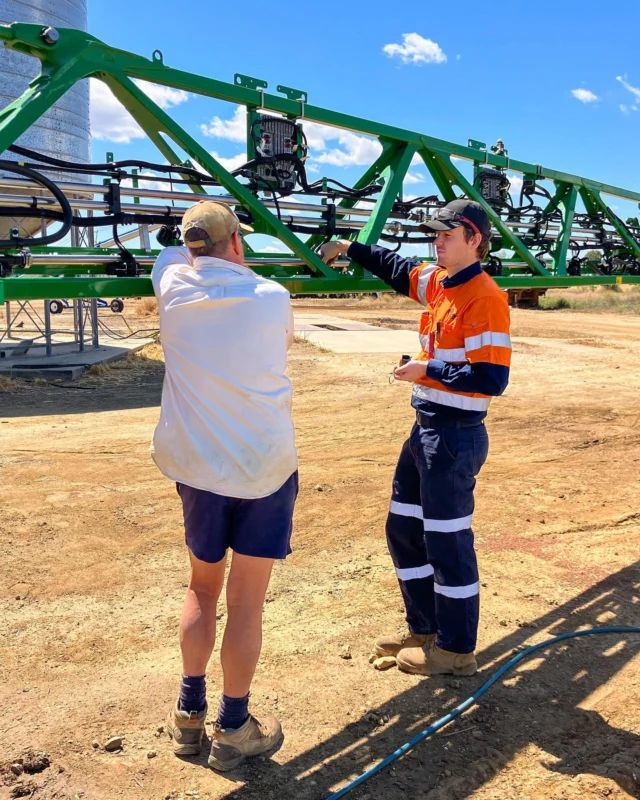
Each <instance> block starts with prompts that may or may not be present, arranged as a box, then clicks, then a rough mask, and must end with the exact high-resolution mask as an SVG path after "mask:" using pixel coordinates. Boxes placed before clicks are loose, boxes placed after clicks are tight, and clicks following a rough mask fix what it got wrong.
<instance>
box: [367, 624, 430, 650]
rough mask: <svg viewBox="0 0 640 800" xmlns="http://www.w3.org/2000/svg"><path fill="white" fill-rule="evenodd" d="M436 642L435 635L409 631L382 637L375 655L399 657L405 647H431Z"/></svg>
mask: <svg viewBox="0 0 640 800" xmlns="http://www.w3.org/2000/svg"><path fill="white" fill-rule="evenodd" d="M435 642H436V635H435V633H411V631H408V630H407V631H404V633H396V634H395V635H394V634H391V635H390V636H381V637H380V639H378V641H377V642H376V644H375V653H376V655H377V656H397V655H398V653H399V652H400V651H401V650H403V649H404V648H405V647H431V645H433V644H435Z"/></svg>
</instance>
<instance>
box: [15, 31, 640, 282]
mask: <svg viewBox="0 0 640 800" xmlns="http://www.w3.org/2000/svg"><path fill="white" fill-rule="evenodd" d="M41 31H42V26H40V25H31V24H26V23H14V24H12V25H2V24H0V40H3V41H4V42H5V44H6V46H7V47H9V48H11V49H13V50H15V51H17V52H20V53H24V54H27V55H29V56H32V57H35V58H38V59H39V60H40V62H41V72H40V75H39V76H38V77H36V78H35V79H34V81H32V83H31V85H30V87H29V89H28V90H27V91H26V92H25V94H24V95H23V96H22V97H21V98H18V99H17V100H16V101H14V102H13V103H11V104H10V105H9V106H8V107H7V108H6V109H4V110H3V111H2V112H0V153H1V152H3V151H4V150H5V149H6V148H7V147H8V146H9V145H10V144H12V143H13V142H14V141H15V140H16V139H17V138H18V137H19V136H20V135H21V134H22V133H24V132H25V131H26V130H27V129H28V128H29V127H30V126H31V125H33V124H35V123H36V122H37V121H38V120H39V119H40V117H41V116H42V114H43V113H44V112H45V111H46V110H47V109H48V108H50V107H51V105H52V104H53V103H54V102H55V101H56V100H58V99H59V98H60V97H61V96H62V95H63V94H64V93H65V92H66V91H67V90H68V89H69V88H71V87H72V86H73V85H74V84H75V83H77V81H79V80H82V79H83V78H87V77H95V78H98V79H100V80H103V81H104V82H105V84H106V85H108V86H109V87H110V88H111V90H112V91H113V92H114V94H115V95H116V97H117V98H118V99H119V100H120V102H122V104H123V105H124V106H125V108H127V109H128V110H129V111H130V113H131V114H132V115H133V117H134V119H136V121H137V122H138V124H139V125H140V126H141V127H142V129H143V130H144V131H145V132H146V134H147V135H148V136H149V138H150V139H151V141H152V142H154V144H155V145H156V146H157V148H158V150H159V151H160V153H162V154H163V155H164V157H165V158H167V159H168V160H169V161H170V162H178V164H184V161H181V159H180V156H179V155H178V153H177V152H176V151H174V149H173V147H172V146H171V145H170V144H169V141H167V140H171V142H173V144H174V145H175V146H176V147H177V148H180V149H181V150H182V151H183V152H184V153H186V154H187V155H188V156H189V158H190V159H192V160H193V161H194V162H195V163H197V164H199V165H200V167H201V168H202V169H203V170H205V171H206V172H207V173H208V174H209V175H211V176H213V177H214V178H215V179H216V180H217V181H218V182H219V183H220V184H221V186H222V187H223V188H224V189H226V190H227V191H228V192H229V193H230V194H232V195H233V196H234V197H235V198H236V199H237V201H238V205H239V206H242V207H244V208H246V209H247V210H249V211H250V212H251V213H252V214H253V216H254V218H255V220H256V230H258V231H261V232H266V233H268V234H269V235H273V236H276V237H277V238H278V239H280V240H281V241H283V242H284V243H285V244H286V245H287V246H288V247H289V249H290V250H291V251H292V252H293V253H294V254H296V255H297V256H299V257H300V259H301V260H302V261H303V262H304V264H305V265H306V266H305V267H304V268H298V267H295V268H291V267H287V266H286V265H279V266H277V269H278V272H279V277H278V279H279V280H282V281H283V282H285V283H287V285H290V286H296V287H297V286H302V287H305V288H304V291H305V292H313V291H320V292H323V291H359V290H361V291H369V290H370V291H380V288H375V289H371V287H372V286H378V285H380V281H377V279H374V278H372V277H370V276H368V275H366V274H363V271H362V270H361V268H359V267H357V265H354V267H353V269H352V270H351V271H350V272H349V271H348V272H347V273H345V274H341V273H338V272H336V271H335V270H334V269H332V268H330V267H328V266H327V265H325V264H324V263H323V262H322V261H321V259H320V258H319V257H318V256H317V254H316V253H315V252H314V251H313V248H314V247H315V246H316V245H317V244H318V243H319V241H320V239H321V237H319V236H312V237H310V238H309V239H308V240H307V242H306V243H305V242H303V241H302V240H301V239H300V238H298V237H297V236H296V235H295V234H293V233H292V232H291V231H290V230H289V229H288V228H287V227H286V226H285V225H284V224H283V223H282V222H281V221H280V220H279V219H278V218H277V216H276V215H275V214H273V213H272V212H271V211H270V210H269V209H268V208H266V206H265V205H264V203H263V202H261V200H260V199H258V197H257V196H255V195H254V194H253V193H252V192H251V191H250V190H249V189H248V188H247V187H246V186H245V185H244V184H242V183H240V182H239V181H238V180H237V179H236V178H235V177H234V176H232V175H231V174H230V173H229V172H228V171H227V170H225V169H224V167H223V166H222V165H221V164H220V163H219V162H218V161H217V160H216V159H215V158H213V156H211V154H210V153H208V152H207V151H206V149H205V148H204V147H202V146H201V145H200V144H199V143H198V142H197V141H196V140H195V139H194V138H193V137H191V136H190V135H189V134H188V133H187V132H186V131H185V130H184V129H183V128H182V127H181V126H180V125H178V124H177V123H176V122H175V121H174V120H173V119H172V118H171V117H170V116H169V115H168V114H167V113H166V112H164V111H163V110H162V109H161V108H159V106H158V105H157V104H156V103H154V102H153V101H152V100H151V99H150V98H149V96H148V95H146V94H145V92H144V91H142V89H141V88H140V86H139V85H137V83H136V81H137V80H142V81H150V82H152V83H155V84H158V85H161V86H168V87H172V88H175V89H182V90H185V91H187V92H190V93H195V94H200V95H203V96H206V97H212V98H216V99H220V100H224V101H228V102H231V103H238V104H241V105H245V106H246V107H247V109H248V130H249V127H250V123H251V120H252V119H254V118H255V115H256V114H257V113H258V109H260V110H263V109H264V110H267V111H272V112H275V113H279V114H282V115H284V116H286V117H288V118H289V119H304V120H311V121H314V122H317V123H320V124H323V125H330V126H335V127H338V128H341V129H346V130H352V131H356V132H358V133H361V134H366V135H369V136H373V137H376V138H377V139H378V141H379V142H380V143H381V144H382V148H383V149H382V153H381V154H380V156H379V157H378V159H376V161H375V162H374V164H372V165H371V167H369V169H367V170H366V172H365V173H364V175H363V176H362V178H361V179H360V180H359V181H358V182H357V184H356V188H361V187H363V186H366V185H368V183H369V182H371V181H372V180H374V179H375V178H377V177H378V176H380V175H381V174H384V177H385V179H386V180H385V185H384V188H383V190H382V192H381V193H380V194H379V196H378V197H377V200H376V203H375V206H374V208H373V213H372V216H371V218H370V219H369V221H368V223H367V224H366V226H365V228H364V229H363V230H361V231H360V232H359V233H358V235H357V239H358V241H364V242H367V243H375V242H376V241H377V240H378V238H379V237H380V234H381V233H382V231H383V229H384V225H385V223H386V221H387V219H388V216H389V213H390V211H391V209H392V207H393V204H394V201H395V199H396V198H397V196H398V194H399V193H400V191H401V188H402V182H403V179H404V176H405V175H406V173H407V171H408V169H409V165H410V163H411V158H412V156H413V155H414V154H415V153H416V152H418V153H419V154H420V156H421V158H422V160H423V161H424V163H425V166H426V168H427V169H428V170H429V173H430V174H431V175H432V177H433V179H434V182H435V183H436V186H437V187H438V190H439V192H440V194H441V195H442V197H443V199H444V200H445V201H450V200H452V199H454V198H455V196H456V189H457V188H459V189H460V190H462V192H464V193H465V194H466V195H467V196H468V197H470V198H473V199H474V200H477V201H478V202H479V203H481V204H482V206H483V207H484V208H485V209H486V211H487V214H488V215H489V217H490V219H491V220H492V223H493V224H494V226H495V227H496V229H497V230H498V231H499V232H500V234H501V235H502V238H503V242H504V246H505V247H507V248H509V249H512V250H513V251H514V252H515V253H516V258H517V259H519V260H521V261H523V262H524V263H525V264H526V265H527V267H528V268H529V269H530V270H531V271H532V273H533V275H513V274H512V275H505V276H503V277H501V278H498V279H497V282H498V283H499V284H500V285H504V286H507V285H518V286H552V285H553V286H557V285H560V284H558V281H562V284H561V285H574V283H573V281H574V280H575V281H576V283H575V285H580V284H582V283H585V282H586V281H589V282H593V283H614V282H618V281H619V278H618V277H617V276H597V275H584V274H583V276H582V277H578V278H575V279H574V278H569V277H568V276H566V257H567V252H568V247H569V243H570V234H571V221H572V220H573V216H574V214H575V205H576V199H577V196H578V194H579V195H580V196H581V198H582V200H583V202H584V204H585V208H586V209H587V211H588V213H592V214H593V213H596V212H599V211H601V212H602V213H603V214H604V215H605V216H606V218H607V219H608V220H609V222H610V223H611V225H612V226H613V227H614V229H615V230H616V232H617V234H618V235H619V236H620V237H621V239H622V241H623V242H624V243H625V247H627V248H629V249H630V250H631V252H632V253H633V254H634V256H635V257H636V258H638V259H639V260H640V244H638V242H636V240H635V239H634V238H633V236H632V235H631V233H630V232H629V231H628V230H627V228H626V227H625V226H624V225H623V223H622V222H621V221H620V220H619V219H618V218H617V217H616V215H615V214H614V213H613V211H611V209H610V208H609V207H608V206H607V205H606V203H605V202H604V201H603V200H602V197H601V194H608V195H614V196H618V197H621V198H624V199H627V200H633V201H640V192H633V191H629V190H625V189H620V188H619V187H616V186H612V185H609V184H602V183H598V182H596V181H592V180H589V179H587V178H582V177H580V176H576V175H571V174H569V173H564V172H560V171H556V170H551V169H547V168H544V167H542V166H540V165H537V164H530V163H527V162H524V161H518V160H515V159H510V158H509V157H507V156H498V155H496V154H494V153H490V152H487V150H486V148H484V147H483V146H482V145H481V144H480V143H479V142H474V141H473V140H471V145H472V146H469V145H467V146H463V145H457V144H454V143H451V142H447V141H444V140H441V139H437V138H434V137H431V136H427V135H424V134H420V133H417V132H415V131H411V130H404V129H402V128H398V127H395V126H391V125H385V124H383V123H377V122H372V121H370V120H366V119H361V118H358V117H354V116H352V115H349V114H342V113H339V112H334V111H330V110H327V109H324V108H321V107H318V106H314V105H310V104H309V103H308V102H307V98H306V94H305V93H302V92H298V91H297V90H289V89H286V87H279V91H282V92H283V93H284V94H285V95H286V96H278V95H271V94H268V93H266V91H265V90H266V88H267V86H266V83H265V82H264V81H261V80H259V79H249V78H244V79H241V80H237V79H236V80H235V81H234V82H233V83H228V82H224V81H219V80H215V79H212V78H207V77H203V76H198V75H192V74H190V73H188V72H185V71H182V70H176V69H172V68H170V67H167V66H166V65H165V64H164V60H163V57H162V54H161V53H159V51H156V52H155V53H154V54H153V57H152V58H151V59H147V58H143V57H141V56H138V55H135V54H133V53H129V52H126V51H123V50H117V49H114V48H111V47H109V46H107V45H106V44H104V43H103V42H101V41H100V40H98V39H96V38H95V37H93V36H91V35H89V34H86V33H84V32H82V31H76V30H70V29H59V31H58V32H59V40H58V41H57V43H55V44H53V45H50V44H47V43H46V42H45V41H43V39H42V38H41ZM239 77H240V78H242V76H239ZM249 138H250V137H249ZM247 152H248V153H250V152H251V142H250V141H249V142H248V150H247ZM453 158H462V159H468V160H470V161H472V162H473V163H474V165H475V168H476V169H478V168H482V167H483V166H484V165H487V166H490V167H494V168H498V169H502V170H506V169H511V170H513V171H515V172H520V173H524V174H525V175H527V176H533V177H535V179H536V180H552V181H554V182H555V184H556V187H557V191H556V197H555V198H554V201H553V202H555V203H557V204H559V205H561V206H562V208H563V225H562V231H561V234H560V237H559V239H558V242H557V245H556V247H555V250H554V263H553V270H549V269H547V268H546V267H545V266H544V265H543V264H541V263H540V261H538V259H537V258H536V257H535V255H534V253H533V252H531V250H529V249H528V248H527V247H526V246H525V245H524V244H523V243H522V241H521V240H520V238H519V235H518V234H517V233H516V232H514V231H513V230H511V229H510V228H508V227H507V226H506V225H505V223H504V222H503V221H502V219H501V217H500V215H499V214H498V213H496V211H494V209H493V208H492V207H491V206H490V205H489V204H488V203H487V202H485V201H484V200H483V198H482V197H481V195H480V193H479V192H478V190H477V189H476V188H475V186H474V185H473V183H470V182H469V181H468V180H467V179H466V178H465V176H464V175H463V174H462V173H461V172H460V170H459V169H458V168H457V166H456V165H455V163H453V161H452V159H453ZM176 171H177V172H179V170H176ZM190 185H191V188H192V190H193V191H194V192H198V193H204V194H206V192H205V191H204V190H203V189H202V187H200V186H199V185H198V184H197V183H193V182H192V183H191V184H190ZM355 203H356V200H355V199H349V200H343V201H341V202H340V203H339V204H338V206H337V208H336V216H337V218H338V219H344V217H345V216H347V215H348V214H349V210H350V209H352V208H353V206H354V205H355ZM318 210H319V211H320V210H321V207H320V206H319V207H318ZM73 252H74V253H75V254H77V253H78V252H79V251H78V250H75V251H73ZM80 252H82V251H80ZM261 255H262V254H261ZM269 260H271V259H269ZM274 260H275V259H274ZM266 261H267V258H266V255H265V262H266ZM507 263H508V262H506V261H505V269H508V267H507V266H506V265H507ZM74 268H75V267H74ZM264 269H267V271H268V272H270V271H271V269H272V267H271V265H269V266H268V267H258V268H257V271H261V270H264ZM306 270H308V271H309V272H311V273H312V275H311V276H305V275H297V274H292V272H293V273H295V272H297V271H303V272H304V271H306ZM51 271H53V268H51ZM37 280H44V281H47V280H51V279H47V278H29V279H28V280H27V279H26V278H24V277H22V276H20V277H17V276H16V277H15V278H7V279H3V280H2V282H1V283H0V286H1V287H2V292H3V293H5V295H6V293H11V292H13V291H15V292H17V293H20V292H22V291H23V289H21V288H20V284H24V285H25V286H26V285H27V284H28V285H29V286H30V287H31V289H32V290H34V291H35V290H36V289H37V284H36V283H34V281H37ZM60 280H65V279H63V278H61V279H60ZM68 280H70V281H77V282H78V283H73V282H72V283H70V284H69V285H65V292H72V287H73V286H74V285H76V286H78V291H88V289H87V288H86V287H87V286H89V287H91V289H90V290H91V291H98V287H99V293H100V295H104V294H107V295H108V296H117V295H121V294H124V287H128V290H127V292H126V294H134V295H135V294H139V293H142V292H140V291H139V289H138V286H139V285H142V284H139V283H138V281H142V282H144V281H148V279H147V278H137V279H136V278H126V279H120V278H99V277H98V276H96V277H95V278H69V279H68ZM624 280H625V281H628V282H633V283H635V282H638V280H636V276H625V277H624ZM25 281H26V283H25ZM82 281H88V282H89V283H88V284H86V285H85V284H84V283H82ZM105 281H106V282H107V283H105ZM123 281H124V283H123ZM505 281H511V282H513V281H517V282H518V283H517V284H513V283H505ZM536 281H543V283H542V284H540V283H536ZM116 282H117V283H116ZM109 286H110V287H111V288H110V289H107V287H109ZM12 287H16V288H15V289H13V288H12ZM115 287H118V291H115ZM308 287H315V288H308ZM327 287H332V288H330V289H328V288H327ZM360 287H361V288H360ZM50 289H52V287H51V286H50V285H49V284H47V285H46V291H50ZM44 290H45V289H43V290H42V291H44ZM296 291H302V289H299V290H296ZM149 293H150V292H149ZM61 295H62V296H67V295H66V294H63V292H62V291H61V289H60V288H59V287H57V288H56V289H55V294H54V295H53V297H59V296H61ZM3 296H4V295H3ZM72 296H73V295H72ZM78 296H81V295H78ZM88 296H89V295H88Z"/></svg>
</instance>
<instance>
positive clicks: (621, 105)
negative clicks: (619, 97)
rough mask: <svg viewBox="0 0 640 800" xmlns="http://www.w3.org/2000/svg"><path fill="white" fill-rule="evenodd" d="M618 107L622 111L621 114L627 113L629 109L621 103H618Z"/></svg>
mask: <svg viewBox="0 0 640 800" xmlns="http://www.w3.org/2000/svg"><path fill="white" fill-rule="evenodd" d="M618 108H619V109H620V111H622V113H623V114H628V113H629V109H628V108H627V107H626V106H625V105H623V104H622V103H620V105H619V106H618Z"/></svg>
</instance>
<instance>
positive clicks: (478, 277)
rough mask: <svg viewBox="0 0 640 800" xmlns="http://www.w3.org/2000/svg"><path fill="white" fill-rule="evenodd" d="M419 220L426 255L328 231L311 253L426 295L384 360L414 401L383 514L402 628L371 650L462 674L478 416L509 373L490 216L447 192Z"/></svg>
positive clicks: (474, 609)
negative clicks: (415, 320)
mask: <svg viewBox="0 0 640 800" xmlns="http://www.w3.org/2000/svg"><path fill="white" fill-rule="evenodd" d="M420 228H421V230H425V231H427V232H430V233H435V234H436V240H435V245H436V250H437V254H438V264H437V266H436V265H433V264H428V263H420V262H419V261H418V260H417V259H408V258H403V257H402V256H399V255H397V254H395V253H392V252H391V251H390V250H388V249H386V248H384V247H379V246H367V245H363V244H359V243H357V242H350V241H346V240H338V241H335V242H327V243H326V244H325V245H323V247H322V250H321V253H322V257H323V258H324V260H325V261H326V262H327V263H331V262H333V261H334V260H335V259H336V258H337V256H338V255H340V254H346V255H347V256H348V258H350V259H352V260H353V261H356V262H357V263H358V264H359V265H360V266H362V267H364V268H365V269H367V270H369V271H370V272H373V274H374V275H377V276H378V277H380V278H382V280H384V281H385V282H386V283H387V284H389V286H391V287H392V288H393V289H395V290H396V291H397V292H400V293H402V294H405V295H407V296H409V297H411V298H412V299H413V300H416V301H417V302H419V303H421V304H422V305H423V306H425V310H424V313H423V314H422V318H421V321H420V344H421V346H422V350H421V352H420V354H419V355H418V356H417V357H416V358H415V359H412V360H411V361H409V363H407V364H405V365H402V364H400V365H399V366H397V367H396V368H395V369H394V375H395V377H396V380H401V381H411V382H412V383H413V397H412V406H413V408H414V409H415V412H416V422H415V424H414V426H413V429H412V430H411V434H410V436H409V438H408V439H407V441H406V442H405V443H404V445H403V447H402V451H401V453H400V459H399V461H398V465H397V467H396V471H395V475H394V478H393V492H392V496H391V506H390V509H389V516H388V518H387V526H386V532H387V542H388V545H389V551H390V553H391V557H392V559H393V563H394V566H395V569H396V574H397V576H398V581H399V583H400V589H401V591H402V597H403V599H404V604H405V608H406V612H407V614H406V618H407V624H408V631H406V632H405V633H404V634H400V635H396V636H394V635H391V636H385V637H382V638H381V639H379V640H378V641H377V642H376V653H377V654H378V655H379V656H395V657H396V660H397V663H398V666H399V667H400V669H403V670H405V671H406V672H412V673H415V674H419V675H436V674H453V675H473V674H475V672H476V670H477V663H476V659H475V652H474V651H475V647H476V637H477V632H478V613H479V585H480V584H479V580H478V565H477V560H476V554H475V550H474V546H473V531H472V529H471V517H472V514H473V508H474V499H473V491H474V488H475V484H476V475H477V474H478V473H479V472H480V469H481V468H482V465H483V464H484V462H485V459H486V457H487V452H488V446H489V441H488V437H487V431H486V429H485V425H484V418H485V417H486V414H487V409H488V408H489V403H490V402H491V398H492V397H493V396H495V395H499V394H502V392H504V390H505V388H506V386H507V383H508V380H509V364H510V360H511V340H510V338H509V306H508V304H507V299H506V297H505V294H504V292H502V291H501V290H500V289H499V288H498V286H497V285H496V283H495V282H494V281H493V280H492V279H491V278H490V277H489V276H488V275H487V274H486V273H485V272H483V271H482V268H481V266H480V262H481V261H482V259H483V258H484V257H485V256H486V254H487V252H488V250H489V241H490V238H491V223H490V221H489V218H488V216H487V214H486V213H485V211H484V209H483V208H482V206H481V205H480V204H479V203H475V202H472V201H469V200H465V199H461V200H454V201H453V202H451V203H448V204H447V205H446V206H444V207H443V208H440V209H439V210H438V211H437V212H436V214H435V215H434V217H433V218H432V219H431V220H430V221H429V222H427V223H425V224H424V225H421V226H420Z"/></svg>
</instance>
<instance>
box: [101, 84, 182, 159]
mask: <svg viewBox="0 0 640 800" xmlns="http://www.w3.org/2000/svg"><path fill="white" fill-rule="evenodd" d="M135 83H136V84H137V85H138V86H139V87H140V89H142V91H143V92H144V93H145V94H146V95H147V96H148V97H150V98H151V99H152V100H153V101H154V102H155V103H157V104H158V105H159V106H160V107H161V108H171V107H172V106H176V105H180V103H184V102H185V101H186V100H188V98H189V95H188V94H187V93H186V92H183V91H182V90H180V89H169V88H168V87H166V86H157V85H156V84H152V83H149V82H147V81H135ZM89 96H90V108H91V136H92V137H93V138H94V139H105V140H107V141H109V142H115V143H116V144H129V143H130V142H131V140H132V139H144V138H145V136H146V134H145V132H144V131H143V130H142V128H141V127H140V126H139V125H138V123H137V122H136V121H135V120H134V119H133V117H132V116H131V114H129V112H128V111H127V110H126V109H125V107H124V106H123V105H122V103H121V102H120V101H119V100H117V99H116V97H115V95H114V94H113V92H112V91H111V89H109V87H108V86H107V85H106V84H105V83H103V82H102V81H100V80H97V79H96V78H91V79H90V81H89Z"/></svg>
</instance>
